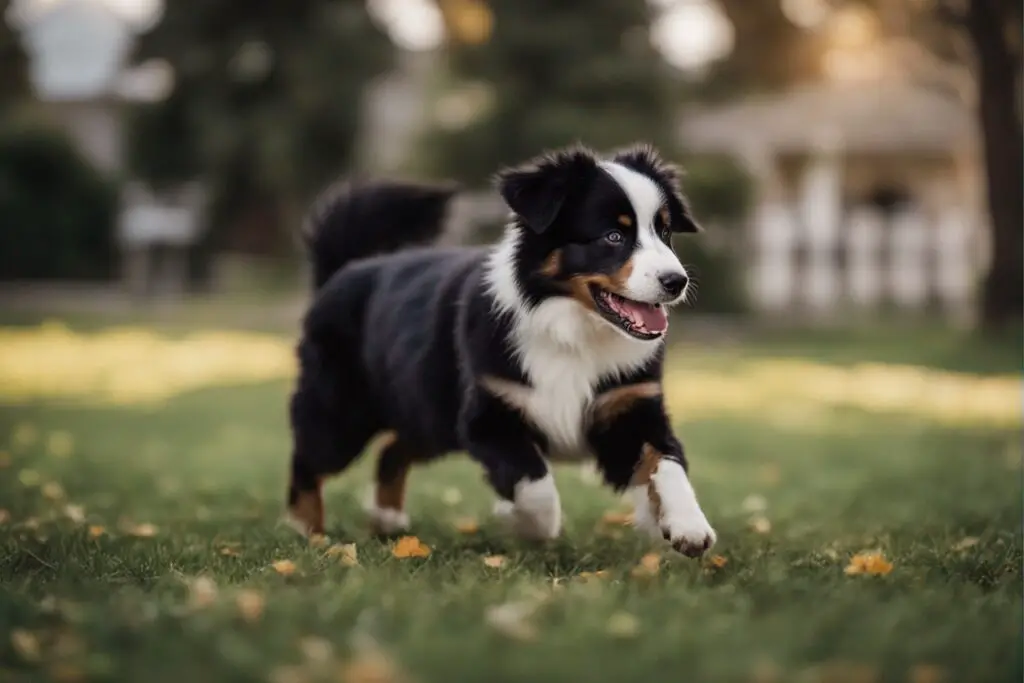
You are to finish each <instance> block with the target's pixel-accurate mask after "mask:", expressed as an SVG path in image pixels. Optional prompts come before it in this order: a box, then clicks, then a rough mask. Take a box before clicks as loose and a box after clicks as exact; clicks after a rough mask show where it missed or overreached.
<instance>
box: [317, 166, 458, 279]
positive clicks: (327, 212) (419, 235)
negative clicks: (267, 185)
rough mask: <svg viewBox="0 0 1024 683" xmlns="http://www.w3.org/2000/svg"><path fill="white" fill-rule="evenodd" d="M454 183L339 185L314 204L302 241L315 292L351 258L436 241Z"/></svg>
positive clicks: (383, 182) (354, 258) (387, 182)
mask: <svg viewBox="0 0 1024 683" xmlns="http://www.w3.org/2000/svg"><path fill="white" fill-rule="evenodd" d="M458 189H459V188H458V186H456V185H455V184H454V183H443V184H426V183H415V182H407V181H372V182H356V181H342V182H339V183H337V184H335V185H333V186H331V187H329V188H328V189H327V190H326V191H325V192H324V193H323V194H322V195H321V196H320V197H319V198H318V199H317V200H316V202H314V204H313V207H312V209H311V210H310V212H309V215H308V216H307V218H306V221H305V224H304V225H303V238H304V240H305V242H306V245H307V248H308V249H309V253H310V259H311V261H312V265H313V286H314V287H315V288H316V289H319V288H320V287H321V286H323V284H324V283H325V282H327V280H329V279H330V277H331V275H333V274H334V273H335V272H336V271H338V270H339V269H340V268H341V267H342V266H344V265H345V264H347V263H349V262H350V261H355V260H356V259H362V258H366V257H368V256H374V255H376V254H384V253H388V252H392V251H398V250H399V249H402V248H404V247H408V246H413V245H416V244H425V243H429V242H432V241H434V240H435V239H437V238H438V237H439V236H440V235H441V232H442V231H443V230H444V226H445V217H446V215H447V210H448V204H449V202H450V201H451V199H452V197H453V196H454V195H455V194H456V192H458Z"/></svg>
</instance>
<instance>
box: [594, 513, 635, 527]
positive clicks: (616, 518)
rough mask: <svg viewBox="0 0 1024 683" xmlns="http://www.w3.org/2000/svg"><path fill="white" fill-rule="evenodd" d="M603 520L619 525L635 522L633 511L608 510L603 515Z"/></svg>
mask: <svg viewBox="0 0 1024 683" xmlns="http://www.w3.org/2000/svg"><path fill="white" fill-rule="evenodd" d="M601 522H602V523H604V524H611V525H617V526H631V525H632V524H633V513H632V512H614V511H612V512H606V513H604V515H602V516H601Z"/></svg>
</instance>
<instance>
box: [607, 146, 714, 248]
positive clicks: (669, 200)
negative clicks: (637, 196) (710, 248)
mask: <svg viewBox="0 0 1024 683" xmlns="http://www.w3.org/2000/svg"><path fill="white" fill-rule="evenodd" d="M612 160H613V161H615V162H616V163H618V164H622V165H623V166H626V167H627V168H631V169H633V170H634V171H638V172H640V173H643V174H644V175H646V176H647V177H649V178H652V179H654V180H655V181H656V182H657V183H658V185H659V186H660V187H661V188H662V190H664V192H665V205H666V206H667V207H668V213H669V227H670V228H671V230H672V232H701V231H702V230H703V228H701V227H700V225H699V224H698V223H697V221H696V220H694V218H693V214H692V213H690V206H689V203H688V202H687V201H686V196H685V195H684V194H683V190H682V183H681V176H682V171H681V170H680V168H679V167H678V166H676V165H675V164H672V163H670V162H668V161H665V160H664V159H662V158H661V155H660V154H658V150H656V149H655V148H654V147H653V146H652V145H649V144H637V145H634V146H632V147H629V148H627V149H624V150H620V151H619V152H616V153H615V155H614V156H613V157H612Z"/></svg>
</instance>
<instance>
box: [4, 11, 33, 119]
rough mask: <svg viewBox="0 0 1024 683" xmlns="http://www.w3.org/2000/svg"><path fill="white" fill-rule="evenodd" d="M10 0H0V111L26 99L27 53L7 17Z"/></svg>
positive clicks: (28, 92) (27, 95) (29, 90)
mask: <svg viewBox="0 0 1024 683" xmlns="http://www.w3.org/2000/svg"><path fill="white" fill-rule="evenodd" d="M11 4H12V3H11V0H0V113H2V112H3V111H4V110H5V109H7V108H8V107H10V106H12V105H17V104H19V103H21V102H22V101H24V100H26V99H28V97H29V96H30V95H31V92H32V86H31V84H30V83H29V77H28V55H27V54H26V53H25V48H24V46H23V45H22V42H21V37H20V36H19V35H18V32H17V31H16V30H15V29H14V27H13V26H12V25H11V21H10V19H9V18H8V15H9V14H10V9H11Z"/></svg>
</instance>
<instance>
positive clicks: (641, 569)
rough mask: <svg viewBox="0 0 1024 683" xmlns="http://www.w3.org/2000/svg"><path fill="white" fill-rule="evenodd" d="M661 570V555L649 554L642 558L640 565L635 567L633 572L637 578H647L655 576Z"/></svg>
mask: <svg viewBox="0 0 1024 683" xmlns="http://www.w3.org/2000/svg"><path fill="white" fill-rule="evenodd" d="M660 569H661V555H659V554H658V553H647V554H646V555H644V556H643V557H641V558H640V564H638V565H637V566H635V567H633V571H632V572H631V573H632V574H633V576H635V577H636V578H647V577H651V576H654V575H656V574H657V573H658V570H660Z"/></svg>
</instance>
